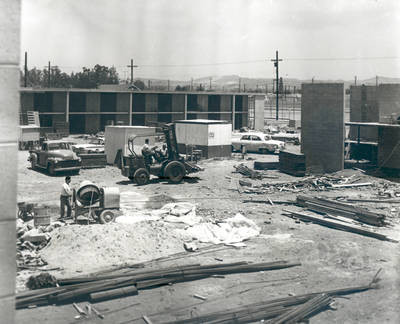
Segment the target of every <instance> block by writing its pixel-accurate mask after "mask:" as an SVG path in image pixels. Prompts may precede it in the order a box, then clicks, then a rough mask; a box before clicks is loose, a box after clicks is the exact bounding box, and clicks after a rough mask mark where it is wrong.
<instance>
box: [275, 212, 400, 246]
mask: <svg viewBox="0 0 400 324" xmlns="http://www.w3.org/2000/svg"><path fill="white" fill-rule="evenodd" d="M284 212H285V213H286V214H283V215H285V216H289V217H291V218H295V219H300V220H302V221H305V222H313V223H315V224H319V225H322V226H326V227H329V228H333V229H336V230H340V231H345V232H351V233H355V234H359V235H364V236H368V237H372V238H375V239H378V240H381V241H388V242H393V243H398V241H396V240H393V239H390V238H389V237H387V236H386V235H383V234H379V233H376V232H373V231H370V230H367V229H364V228H362V227H360V226H355V225H351V224H347V223H344V222H343V221H342V220H341V219H338V218H336V217H334V216H329V219H327V218H323V217H320V216H312V215H308V214H303V213H299V212H295V211H292V210H287V209H284Z"/></svg>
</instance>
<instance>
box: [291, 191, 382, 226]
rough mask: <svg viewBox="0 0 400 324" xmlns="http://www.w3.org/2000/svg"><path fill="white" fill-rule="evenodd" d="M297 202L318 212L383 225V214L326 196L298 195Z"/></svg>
mask: <svg viewBox="0 0 400 324" xmlns="http://www.w3.org/2000/svg"><path fill="white" fill-rule="evenodd" d="M297 204H298V205H300V206H302V207H306V208H307V209H309V210H312V211H315V212H318V213H326V214H332V215H339V216H344V217H347V218H351V219H353V220H356V221H358V222H361V223H365V224H369V225H374V226H383V225H385V215H383V214H378V213H373V212H370V211H368V210H367V209H365V208H361V207H357V206H354V205H350V204H345V203H342V202H338V201H334V200H330V199H326V198H320V197H307V196H303V195H299V196H297Z"/></svg>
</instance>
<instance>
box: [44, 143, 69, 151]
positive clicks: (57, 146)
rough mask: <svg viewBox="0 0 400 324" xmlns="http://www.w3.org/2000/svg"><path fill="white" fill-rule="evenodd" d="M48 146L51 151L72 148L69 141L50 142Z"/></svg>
mask: <svg viewBox="0 0 400 324" xmlns="http://www.w3.org/2000/svg"><path fill="white" fill-rule="evenodd" d="M47 147H48V150H49V151H53V150H69V149H70V145H69V143H49V144H47Z"/></svg>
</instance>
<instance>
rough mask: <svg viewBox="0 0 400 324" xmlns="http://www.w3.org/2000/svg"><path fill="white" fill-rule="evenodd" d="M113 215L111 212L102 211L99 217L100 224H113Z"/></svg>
mask: <svg viewBox="0 0 400 324" xmlns="http://www.w3.org/2000/svg"><path fill="white" fill-rule="evenodd" d="M114 219H115V215H114V213H113V211H112V210H107V209H106V210H103V211H102V212H101V213H100V215H99V221H100V223H101V224H108V223H111V222H113V221H114Z"/></svg>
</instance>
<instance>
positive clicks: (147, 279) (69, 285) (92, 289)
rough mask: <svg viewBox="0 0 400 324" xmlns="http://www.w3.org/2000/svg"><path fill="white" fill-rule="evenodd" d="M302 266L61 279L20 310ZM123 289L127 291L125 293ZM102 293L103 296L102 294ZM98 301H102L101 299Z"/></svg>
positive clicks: (21, 298)
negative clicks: (205, 279) (220, 276)
mask: <svg viewBox="0 0 400 324" xmlns="http://www.w3.org/2000/svg"><path fill="white" fill-rule="evenodd" d="M299 265H300V263H294V262H288V261H275V262H263V263H247V262H236V263H226V264H221V263H218V264H209V265H203V266H201V265H198V264H191V265H186V266H181V267H170V268H164V269H157V270H148V271H138V270H132V269H126V270H127V271H125V272H124V273H122V274H121V273H119V274H114V275H113V274H108V275H100V274H99V275H93V276H87V277H77V278H71V279H62V280H58V284H59V287H54V288H44V289H38V290H34V291H29V292H25V293H21V294H18V295H17V297H16V307H17V308H25V307H29V306H32V305H36V306H41V305H48V304H54V303H55V304H60V303H69V302H71V301H74V300H84V299H88V298H90V299H93V298H97V297H99V298H100V299H101V300H107V299H111V298H116V296H117V295H118V297H122V296H126V295H131V294H134V293H135V289H138V290H140V289H149V288H156V287H159V286H162V285H166V284H172V283H177V282H183V281H193V280H199V279H203V278H207V277H211V276H213V275H225V274H233V273H244V272H257V271H269V270H278V269H284V268H289V267H295V266H299ZM121 288H124V289H122V290H121ZM99 293H102V294H101V295H99ZM97 300H98V299H97Z"/></svg>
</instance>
